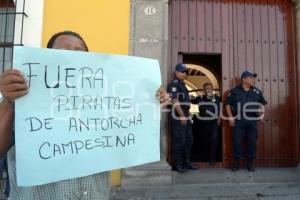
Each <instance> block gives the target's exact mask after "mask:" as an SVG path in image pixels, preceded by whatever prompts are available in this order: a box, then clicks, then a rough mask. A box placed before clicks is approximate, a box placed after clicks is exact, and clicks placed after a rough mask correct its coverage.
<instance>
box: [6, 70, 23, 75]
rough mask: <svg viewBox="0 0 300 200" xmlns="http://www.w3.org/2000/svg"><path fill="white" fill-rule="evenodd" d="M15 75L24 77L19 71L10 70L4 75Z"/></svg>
mask: <svg viewBox="0 0 300 200" xmlns="http://www.w3.org/2000/svg"><path fill="white" fill-rule="evenodd" d="M8 75H15V76H23V75H22V72H20V71H19V70H17V69H8V70H6V71H5V72H4V73H3V76H8Z"/></svg>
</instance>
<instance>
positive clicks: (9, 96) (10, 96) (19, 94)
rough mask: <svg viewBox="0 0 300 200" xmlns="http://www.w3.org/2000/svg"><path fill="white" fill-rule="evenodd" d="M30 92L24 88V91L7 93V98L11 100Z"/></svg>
mask: <svg viewBox="0 0 300 200" xmlns="http://www.w3.org/2000/svg"><path fill="white" fill-rule="evenodd" d="M28 92H29V90H22V91H17V92H9V93H7V96H6V98H7V99H8V100H9V101H14V100H15V99H16V98H19V97H22V96H24V95H26V94H27V93H28Z"/></svg>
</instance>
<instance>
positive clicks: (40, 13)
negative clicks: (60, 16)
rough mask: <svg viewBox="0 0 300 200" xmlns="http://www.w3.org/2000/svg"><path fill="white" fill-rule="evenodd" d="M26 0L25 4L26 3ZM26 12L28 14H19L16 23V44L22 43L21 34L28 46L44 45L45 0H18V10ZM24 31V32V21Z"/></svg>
mask: <svg viewBox="0 0 300 200" xmlns="http://www.w3.org/2000/svg"><path fill="white" fill-rule="evenodd" d="M24 2H25V5H24ZM23 6H25V9H24V12H25V13H26V15H27V17H26V16H23V15H20V14H19V15H17V16H16V25H15V42H14V43H15V44H19V43H20V38H21V35H22V37H23V41H22V43H23V44H24V45H26V46H32V47H41V46H42V31H43V18H44V0H26V1H24V0H18V1H17V7H16V11H17V12H23ZM23 17H24V23H23V33H22V28H21V27H22V21H23Z"/></svg>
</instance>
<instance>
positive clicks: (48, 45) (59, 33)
mask: <svg viewBox="0 0 300 200" xmlns="http://www.w3.org/2000/svg"><path fill="white" fill-rule="evenodd" d="M62 35H69V36H72V37H75V38H78V39H80V40H81V41H82V43H83V45H84V47H85V49H86V51H89V48H88V47H87V45H86V43H85V41H84V39H83V38H82V37H81V36H80V35H79V34H78V33H75V32H73V31H62V32H58V33H55V34H54V35H52V37H51V38H50V40H49V41H48V44H47V48H49V49H52V48H53V45H54V43H55V40H56V39H57V38H58V37H59V36H62Z"/></svg>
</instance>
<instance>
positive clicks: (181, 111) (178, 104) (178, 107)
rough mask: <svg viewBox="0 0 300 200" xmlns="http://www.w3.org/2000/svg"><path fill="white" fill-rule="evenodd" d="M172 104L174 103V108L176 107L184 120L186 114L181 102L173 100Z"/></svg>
mask: <svg viewBox="0 0 300 200" xmlns="http://www.w3.org/2000/svg"><path fill="white" fill-rule="evenodd" d="M172 102H173V106H174V108H175V110H176V111H177V113H178V114H179V117H180V118H182V119H184V118H185V115H184V112H183V110H182V108H181V106H180V102H179V101H178V100H177V99H173V100H172Z"/></svg>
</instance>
